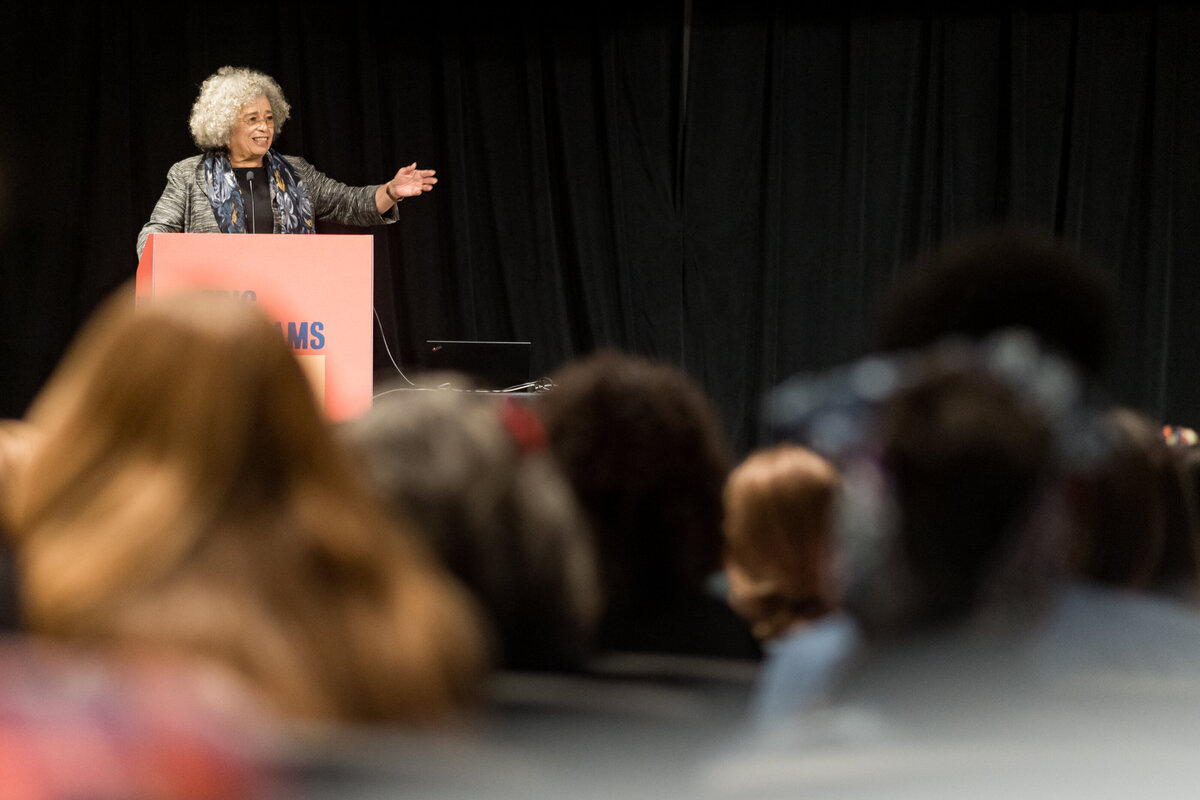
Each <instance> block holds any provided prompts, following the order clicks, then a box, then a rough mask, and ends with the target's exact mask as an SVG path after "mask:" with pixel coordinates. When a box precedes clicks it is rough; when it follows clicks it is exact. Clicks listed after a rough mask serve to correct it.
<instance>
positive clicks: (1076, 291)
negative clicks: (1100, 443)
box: [874, 227, 1115, 375]
mask: <svg viewBox="0 0 1200 800" xmlns="http://www.w3.org/2000/svg"><path fill="white" fill-rule="evenodd" d="M1114 315H1115V311H1114V302H1113V298H1112V289H1111V286H1110V285H1109V283H1108V281H1107V279H1106V278H1105V276H1104V275H1103V274H1102V273H1101V272H1100V270H1099V269H1097V268H1096V267H1094V266H1093V265H1092V264H1090V263H1089V262H1087V261H1086V260H1085V259H1084V258H1083V257H1081V256H1080V255H1079V254H1078V253H1076V252H1074V251H1072V250H1071V249H1069V248H1068V247H1067V246H1066V245H1065V244H1064V243H1063V242H1061V241H1059V240H1057V239H1055V238H1054V237H1052V236H1051V235H1049V234H1047V233H1044V232H1041V231H1037V230H1033V229H1023V228H1015V227H1013V228H1008V227H996V228H987V229H983V230H979V231H976V232H973V233H969V234H966V235H963V236H961V237H958V238H954V239H951V240H949V241H948V242H946V243H945V244H944V245H942V246H941V247H940V248H938V249H937V250H936V251H934V252H932V253H928V254H925V255H923V256H921V257H919V258H918V259H916V260H915V261H914V262H913V264H912V265H910V266H909V267H908V268H907V269H906V271H905V273H904V274H902V275H901V277H900V279H899V282H898V283H897V284H896V286H895V287H894V288H893V289H892V290H891V291H890V292H889V293H888V295H887V297H886V298H885V299H884V301H883V302H882V303H881V304H880V308H879V312H878V315H877V319H876V326H875V342H874V343H875V346H876V348H877V349H880V350H900V349H905V348H912V347H921V346H924V345H927V344H931V343H933V342H935V341H937V340H939V339H941V338H943V337H945V336H948V335H950V334H961V335H965V336H968V337H971V338H973V339H980V338H982V337H984V336H986V335H988V334H989V333H993V332H995V331H999V330H1002V329H1004V328H1012V327H1022V328H1028V329H1029V330H1030V331H1032V332H1033V333H1034V334H1035V335H1036V336H1037V337H1038V338H1039V339H1040V340H1041V341H1042V342H1043V343H1044V344H1045V345H1046V346H1048V347H1052V348H1054V349H1055V350H1057V351H1059V352H1060V353H1061V354H1062V355H1063V356H1065V357H1067V358H1069V359H1071V360H1072V361H1073V362H1075V363H1076V364H1077V365H1079V366H1080V367H1083V368H1084V369H1086V370H1088V371H1089V372H1090V373H1092V374H1093V375H1100V374H1102V373H1103V372H1104V370H1105V368H1106V367H1107V365H1108V361H1109V358H1110V357H1111V352H1110V351H1111V348H1112V345H1113V326H1114V321H1113V320H1114Z"/></svg>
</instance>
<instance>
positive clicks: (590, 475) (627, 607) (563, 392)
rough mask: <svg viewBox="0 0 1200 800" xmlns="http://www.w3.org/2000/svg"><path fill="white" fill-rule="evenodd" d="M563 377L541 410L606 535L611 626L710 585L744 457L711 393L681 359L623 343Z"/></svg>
mask: <svg viewBox="0 0 1200 800" xmlns="http://www.w3.org/2000/svg"><path fill="white" fill-rule="evenodd" d="M552 379H553V381H554V384H555V388H554V389H553V390H552V391H550V392H547V393H546V394H545V395H542V396H540V397H539V398H538V405H537V408H538V410H539V412H540V413H541V414H542V418H543V420H544V422H545V425H546V431H547V435H548V440H549V443H550V449H551V451H552V452H553V454H554V456H555V457H556V458H557V459H558V462H559V463H560V464H561V465H562V468H563V470H564V471H565V473H566V476H567V478H568V480H569V481H570V483H571V486H572V487H573V488H574V490H575V493H576V495H577V497H578V498H579V500H580V502H581V504H582V506H583V508H584V510H585V511H586V512H587V514H588V516H589V518H590V521H591V525H592V529H593V531H594V532H595V540H596V547H597V551H598V553H599V557H600V565H601V574H602V578H603V580H602V582H603V587H604V592H605V595H606V598H607V607H606V619H605V627H606V631H607V632H609V633H614V632H615V629H617V628H621V627H622V625H621V624H620V623H616V622H614V620H617V619H620V618H629V617H631V616H638V615H637V614H636V612H635V610H637V609H641V610H643V611H645V610H648V609H661V608H664V607H666V606H667V605H669V604H671V603H673V602H676V601H678V600H679V599H680V598H684V597H694V596H696V595H698V594H703V593H704V592H705V581H706V580H707V578H708V577H709V576H710V575H711V574H712V573H714V572H716V571H717V570H719V569H720V566H721V549H722V533H721V522H722V507H721V490H722V487H723V485H724V482H725V478H726V476H727V475H728V472H729V469H730V467H731V460H732V459H731V455H730V452H729V450H728V447H727V445H726V442H725V439H724V435H723V433H722V429H721V425H720V421H719V419H718V417H717V414H716V411H715V409H714V408H713V406H712V404H711V402H710V401H709V399H708V398H707V397H706V396H705V394H704V392H703V390H701V389H700V387H699V386H698V385H697V384H696V383H695V382H694V381H692V379H691V378H689V377H688V376H687V375H686V374H684V373H683V372H682V371H681V370H679V369H677V368H675V367H673V366H670V365H667V364H662V363H655V362H652V361H649V360H646V359H642V358H637V357H634V356H628V355H623V354H619V353H615V352H601V353H596V354H593V355H591V356H588V357H585V358H581V359H579V360H576V361H574V362H571V363H568V364H567V365H566V366H564V367H563V368H561V369H560V370H559V371H557V372H556V373H555V374H554V375H553V376H552ZM642 616H643V618H644V616H645V615H642Z"/></svg>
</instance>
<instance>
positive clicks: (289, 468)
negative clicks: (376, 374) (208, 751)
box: [10, 295, 483, 721]
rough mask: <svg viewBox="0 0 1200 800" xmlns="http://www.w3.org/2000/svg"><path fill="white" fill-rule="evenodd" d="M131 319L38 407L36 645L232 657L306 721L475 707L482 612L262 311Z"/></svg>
mask: <svg viewBox="0 0 1200 800" xmlns="http://www.w3.org/2000/svg"><path fill="white" fill-rule="evenodd" d="M132 305H133V303H132V298H131V297H129V296H128V295H121V296H118V297H116V298H114V299H113V300H111V301H110V302H109V303H108V304H107V306H106V307H104V308H103V309H102V310H101V311H100V312H99V313H98V314H97V316H96V317H95V318H94V319H93V320H92V321H91V322H90V323H89V324H88V325H87V326H86V328H85V329H84V331H83V332H82V333H81V335H80V336H79V338H78V339H77V341H76V343H75V344H74V345H73V346H72V349H71V351H70V352H69V353H68V355H67V357H66V358H65V359H64V361H63V363H62V364H61V365H60V367H59V369H58V370H57V372H56V373H55V375H54V376H53V377H52V379H51V381H50V382H49V384H48V385H47V387H46V388H45V390H44V391H43V393H42V394H41V395H40V396H39V397H38V398H37V400H36V401H35V403H34V405H33V407H32V408H31V410H30V414H29V419H30V421H31V422H33V423H34V424H35V425H36V426H37V427H38V429H39V432H40V433H41V434H42V435H43V436H44V439H43V440H42V443H41V446H40V448H39V449H38V451H37V453H36V454H35V455H34V457H33V460H32V462H31V463H30V465H29V469H28V470H27V471H25V473H24V474H23V475H22V476H21V480H20V481H19V482H18V485H17V486H16V487H14V493H13V497H12V503H11V507H10V523H11V525H12V528H13V530H14V532H15V534H16V536H17V545H18V557H19V562H20V566H21V568H22V569H23V571H24V590H25V597H24V601H25V608H26V610H27V615H28V618H29V619H28V622H29V624H30V626H31V627H32V629H33V630H34V631H35V632H38V633H41V634H48V635H51V636H54V637H58V638H61V639H66V640H74V641H81V642H85V643H93V644H99V645H117V646H126V645H133V646H140V647H142V648H147V649H151V650H156V651H162V652H165V653H170V654H183V655H193V656H199V657H205V658H210V659H215V660H216V661H218V662H221V663H224V664H225V665H227V666H229V667H231V668H233V669H234V670H236V671H237V672H239V673H241V674H242V675H243V676H244V677H245V678H247V679H248V680H249V681H250V682H251V683H252V684H254V685H256V686H258V687H259V688H260V689H261V690H262V691H263V692H264V693H265V695H266V696H267V697H268V698H270V699H272V700H274V701H275V703H276V705H277V706H278V707H279V708H280V709H281V710H283V711H284V712H285V713H289V714H292V715H296V716H301V717H312V718H319V717H340V718H345V719H359V720H371V719H390V720H401V721H423V720H428V719H432V718H435V717H438V716H440V715H442V714H444V713H445V712H447V711H450V710H452V709H454V708H456V707H459V706H461V705H463V704H464V703H465V702H466V701H468V700H469V699H471V698H472V697H473V695H474V693H475V691H476V690H477V688H478V682H479V680H480V679H481V676H482V668H483V647H482V639H481V634H480V630H479V628H478V625H477V622H476V617H475V615H474V613H473V609H472V607H471V606H470V605H469V601H468V600H466V599H465V594H464V593H463V592H462V591H461V590H460V588H459V587H458V586H457V584H456V583H454V582H453V580H452V579H450V578H449V576H448V575H447V574H446V573H444V572H443V571H442V570H441V569H440V567H438V566H437V565H436V563H435V562H434V560H433V559H432V557H431V556H430V555H429V554H428V553H427V552H426V551H425V550H424V549H422V547H421V546H420V545H419V543H417V542H416V541H415V540H414V538H413V537H412V536H411V534H410V533H409V532H408V531H407V530H397V529H396V527H395V524H394V523H390V522H388V521H386V517H385V515H384V514H383V513H382V512H381V511H380V510H379V509H378V508H377V507H376V505H375V504H374V502H373V501H372V499H371V498H369V497H368V495H367V493H366V491H365V489H364V488H363V486H362V484H361V482H360V481H359V480H358V477H357V474H356V473H355V472H354V471H353V469H352V467H351V466H350V463H349V461H348V459H347V457H346V456H345V455H344V454H343V452H342V450H341V449H340V448H339V447H338V446H337V445H336V444H335V442H334V440H333V438H332V435H331V433H330V431H329V430H328V428H327V426H326V424H325V422H324V421H323V420H322V418H321V416H320V414H319V412H318V410H317V408H316V405H315V402H314V399H313V397H312V395H311V393H310V390H309V388H308V384H307V382H306V381H305V379H304V376H303V374H302V372H301V370H300V367H299V365H298V363H297V361H296V359H295V358H294V357H293V356H292V354H291V351H290V350H289V348H288V347H287V345H286V343H285V342H284V341H283V339H282V337H281V336H280V335H279V332H278V330H277V329H276V328H275V327H274V326H273V325H271V324H270V323H269V322H268V321H267V320H266V318H265V317H263V316H262V315H261V314H259V313H258V311H257V309H256V308H255V307H254V306H253V304H251V303H247V302H245V301H240V300H231V299H217V298H216V297H214V296H213V295H196V296H180V297H173V298H167V299H162V300H157V301H155V302H154V303H153V304H151V305H150V306H148V307H146V308H139V309H138V310H137V311H136V312H134V311H133V310H132Z"/></svg>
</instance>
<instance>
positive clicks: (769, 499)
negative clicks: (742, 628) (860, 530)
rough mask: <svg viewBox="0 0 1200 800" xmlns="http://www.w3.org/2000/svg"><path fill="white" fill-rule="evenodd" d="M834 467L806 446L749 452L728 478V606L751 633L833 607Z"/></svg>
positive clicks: (776, 630)
mask: <svg viewBox="0 0 1200 800" xmlns="http://www.w3.org/2000/svg"><path fill="white" fill-rule="evenodd" d="M837 488H838V474H837V470H836V469H835V468H834V467H833V465H831V464H830V463H829V462H828V461H826V460H825V459H823V458H821V457H820V456H819V455H817V454H816V453H814V452H813V451H811V450H808V449H807V448H804V447H800V446H798V445H790V444H783V445H777V446H775V447H772V448H769V449H765V450H760V451H758V452H756V453H753V454H751V455H750V456H749V457H748V458H747V459H746V460H745V461H743V462H742V463H741V464H739V465H738V466H737V468H736V469H734V471H733V472H732V473H731V474H730V476H729V480H728V481H727V482H726V484H725V572H726V575H727V577H728V581H729V604H730V605H731V606H732V607H733V609H734V610H735V611H737V612H738V613H739V614H741V615H742V616H743V617H745V618H746V620H747V621H749V622H750V624H751V630H752V632H753V633H754V635H755V636H756V637H758V638H759V639H763V640H768V639H773V638H775V637H776V636H778V635H780V634H781V633H783V632H784V631H786V630H787V629H789V628H791V627H792V626H794V625H797V624H802V623H805V622H810V621H812V620H815V619H817V618H819V617H821V616H823V615H824V614H826V613H827V612H829V611H831V610H833V609H834V608H836V607H837V606H838V604H839V589H838V587H837V586H836V580H835V575H834V563H833V559H834V527H835V521H834V503H835V499H836V495H837Z"/></svg>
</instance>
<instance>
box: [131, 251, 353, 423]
mask: <svg viewBox="0 0 1200 800" xmlns="http://www.w3.org/2000/svg"><path fill="white" fill-rule="evenodd" d="M374 279H375V274H374V247H373V244H372V238H371V236H369V235H368V236H341V235H322V234H312V235H304V236H281V235H275V234H261V233H260V234H251V233H246V234H213V233H154V234H151V235H150V237H149V238H148V239H147V240H146V246H145V248H144V249H143V250H142V259H141V261H140V262H139V263H138V269H137V282H136V286H137V297H138V300H137V302H138V303H144V302H148V301H150V300H152V299H153V298H154V297H160V296H164V295H167V294H171V293H173V292H180V291H185V290H196V289H204V290H209V291H218V292H223V293H227V294H230V295H235V296H238V297H241V298H244V299H245V300H246V301H247V302H255V303H257V304H258V305H259V306H260V308H261V309H262V310H263V312H264V313H265V314H266V315H267V317H268V318H270V319H271V320H272V321H273V322H275V323H276V324H277V325H278V327H279V330H280V334H281V335H282V336H283V337H285V339H286V340H287V341H288V343H289V344H290V345H291V346H292V349H293V350H294V351H295V353H296V355H297V357H298V358H299V360H300V363H301V365H302V366H303V367H304V369H305V371H306V372H307V374H308V376H309V379H310V380H311V381H312V383H313V387H314V391H315V392H316V393H317V398H318V400H321V401H322V403H323V406H324V409H325V413H326V415H327V416H328V417H329V418H330V419H333V420H345V419H349V418H351V417H355V416H357V415H359V414H361V413H363V412H364V411H366V410H367V409H368V408H370V407H371V377H372V369H371V367H372V354H371V346H372V344H371V320H372V303H373V299H374Z"/></svg>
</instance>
